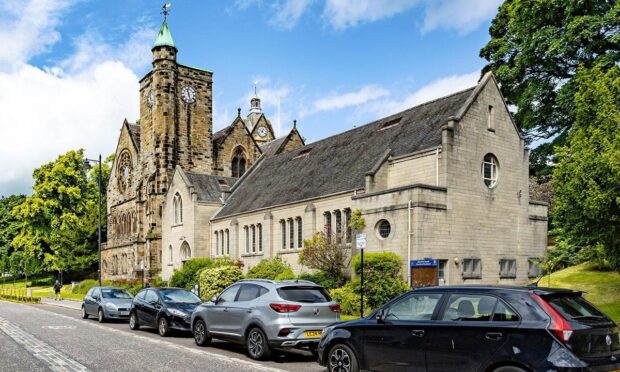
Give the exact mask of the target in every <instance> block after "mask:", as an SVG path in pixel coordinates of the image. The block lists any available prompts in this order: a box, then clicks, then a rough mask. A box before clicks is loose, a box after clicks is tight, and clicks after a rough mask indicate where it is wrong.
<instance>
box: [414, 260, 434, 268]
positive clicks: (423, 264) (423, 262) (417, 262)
mask: <svg viewBox="0 0 620 372" xmlns="http://www.w3.org/2000/svg"><path fill="white" fill-rule="evenodd" d="M437 265H438V262H437V260H435V259H432V258H425V259H423V260H411V267H437Z"/></svg>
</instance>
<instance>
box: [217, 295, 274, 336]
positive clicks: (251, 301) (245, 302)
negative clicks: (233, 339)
mask: <svg viewBox="0 0 620 372" xmlns="http://www.w3.org/2000/svg"><path fill="white" fill-rule="evenodd" d="M261 289H264V288H263V287H261V286H258V285H256V284H242V285H241V288H239V292H238V293H237V297H236V298H235V301H234V302H230V303H228V306H227V313H226V315H225V317H226V319H225V322H224V324H223V325H222V330H223V331H224V332H227V333H231V334H234V335H236V336H239V337H243V334H244V332H245V327H246V326H247V324H248V320H249V319H250V318H251V316H252V311H253V310H254V309H255V306H254V305H255V300H256V298H258V297H259V296H260V295H261ZM262 293H263V294H264V293H266V292H262Z"/></svg>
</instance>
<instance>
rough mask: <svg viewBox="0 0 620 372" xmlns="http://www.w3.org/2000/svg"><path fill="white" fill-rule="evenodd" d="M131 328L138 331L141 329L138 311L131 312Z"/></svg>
mask: <svg viewBox="0 0 620 372" xmlns="http://www.w3.org/2000/svg"><path fill="white" fill-rule="evenodd" d="M129 329H131V330H132V331H137V330H138V329H140V322H139V321H138V316H137V315H136V313H131V314H130V315H129Z"/></svg>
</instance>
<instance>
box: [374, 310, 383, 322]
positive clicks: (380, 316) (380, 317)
mask: <svg viewBox="0 0 620 372" xmlns="http://www.w3.org/2000/svg"><path fill="white" fill-rule="evenodd" d="M383 315H384V314H383V310H379V311H377V313H376V314H375V320H376V321H377V323H383Z"/></svg>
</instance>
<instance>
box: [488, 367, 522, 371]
mask: <svg viewBox="0 0 620 372" xmlns="http://www.w3.org/2000/svg"><path fill="white" fill-rule="evenodd" d="M493 372H527V371H526V370H525V369H523V368H519V367H515V366H502V367H499V368H495V369H494V370H493Z"/></svg>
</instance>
